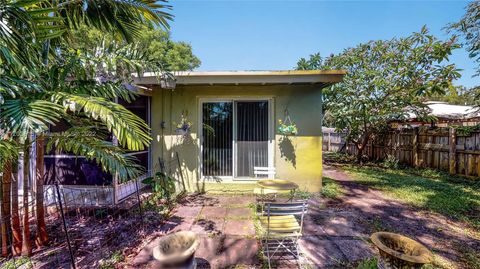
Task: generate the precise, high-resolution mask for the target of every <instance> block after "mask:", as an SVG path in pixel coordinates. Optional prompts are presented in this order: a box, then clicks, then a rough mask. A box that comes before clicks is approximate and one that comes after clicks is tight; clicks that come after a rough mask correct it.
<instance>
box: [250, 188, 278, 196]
mask: <svg viewBox="0 0 480 269" xmlns="http://www.w3.org/2000/svg"><path fill="white" fill-rule="evenodd" d="M253 193H254V194H257V195H262V194H275V193H278V191H277V190H271V189H262V188H254V189H253Z"/></svg>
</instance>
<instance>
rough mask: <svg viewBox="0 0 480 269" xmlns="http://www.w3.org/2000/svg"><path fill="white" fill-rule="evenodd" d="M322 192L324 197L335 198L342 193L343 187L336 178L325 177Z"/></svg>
mask: <svg viewBox="0 0 480 269" xmlns="http://www.w3.org/2000/svg"><path fill="white" fill-rule="evenodd" d="M321 194H322V196H323V197H326V198H331V199H335V198H337V197H339V196H340V195H341V194H342V187H341V186H340V184H338V182H336V181H335V180H333V179H331V178H329V177H323V178H322V191H321Z"/></svg>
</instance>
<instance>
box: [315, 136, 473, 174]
mask: <svg viewBox="0 0 480 269" xmlns="http://www.w3.org/2000/svg"><path fill="white" fill-rule="evenodd" d="M344 137H345V134H344V133H336V132H334V131H333V130H330V129H329V128H328V129H324V130H323V150H324V151H331V152H335V151H342V152H347V153H348V154H356V152H357V149H356V147H355V146H354V145H353V144H346V142H345V139H344ZM364 154H365V155H367V156H369V158H370V159H373V160H382V159H384V158H386V157H387V155H392V156H394V157H395V158H396V159H397V160H398V161H399V162H400V163H403V164H407V165H410V166H414V167H428V168H434V169H439V170H444V171H447V172H449V173H451V174H459V175H464V176H467V177H479V176H480V132H471V133H469V134H460V133H457V131H456V129H454V128H437V129H429V130H426V129H421V130H419V129H413V130H402V131H399V130H392V131H390V132H389V133H387V134H385V135H383V136H382V137H381V138H379V139H376V140H375V141H369V143H368V145H367V147H366V149H365V150H364Z"/></svg>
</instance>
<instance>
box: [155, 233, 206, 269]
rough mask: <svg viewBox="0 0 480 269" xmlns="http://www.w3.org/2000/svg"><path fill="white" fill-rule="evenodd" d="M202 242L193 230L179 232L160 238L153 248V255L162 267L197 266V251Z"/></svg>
mask: <svg viewBox="0 0 480 269" xmlns="http://www.w3.org/2000/svg"><path fill="white" fill-rule="evenodd" d="M199 244H200V242H199V240H198V237H197V235H196V234H195V233H193V232H189V231H188V232H177V233H173V234H170V235H166V236H164V237H162V238H161V239H160V242H159V243H158V245H157V246H156V247H155V248H154V249H153V257H154V258H155V259H156V260H157V261H159V262H160V264H161V265H162V268H179V269H180V268H181V269H194V268H196V262H195V251H196V250H197V248H198V245H199Z"/></svg>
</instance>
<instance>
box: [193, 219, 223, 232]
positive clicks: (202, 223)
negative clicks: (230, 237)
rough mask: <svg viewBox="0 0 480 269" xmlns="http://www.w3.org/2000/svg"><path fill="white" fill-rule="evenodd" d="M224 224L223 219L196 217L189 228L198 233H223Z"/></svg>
mask: <svg viewBox="0 0 480 269" xmlns="http://www.w3.org/2000/svg"><path fill="white" fill-rule="evenodd" d="M224 224H225V220H224V219H198V220H196V221H195V222H194V223H193V225H192V227H191V229H190V230H191V231H192V232H195V233H197V234H199V235H220V234H222V233H223V227H224Z"/></svg>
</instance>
